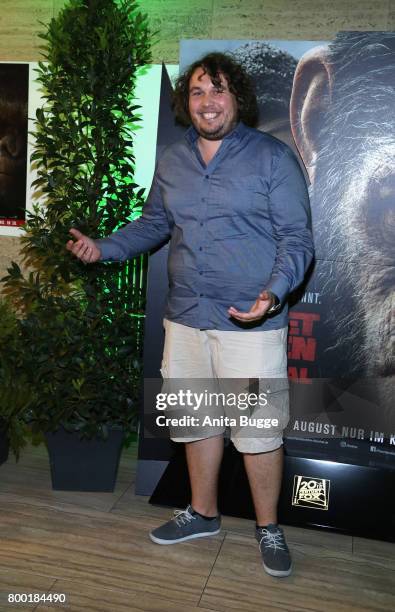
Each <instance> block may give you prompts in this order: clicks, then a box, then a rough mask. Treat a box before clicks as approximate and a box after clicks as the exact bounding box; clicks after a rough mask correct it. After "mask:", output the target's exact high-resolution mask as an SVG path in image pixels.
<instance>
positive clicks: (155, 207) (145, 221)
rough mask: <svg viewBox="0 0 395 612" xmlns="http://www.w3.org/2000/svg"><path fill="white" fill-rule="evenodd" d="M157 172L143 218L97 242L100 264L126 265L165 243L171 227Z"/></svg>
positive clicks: (144, 208)
mask: <svg viewBox="0 0 395 612" xmlns="http://www.w3.org/2000/svg"><path fill="white" fill-rule="evenodd" d="M157 172H158V171H156V173H155V176H154V180H153V182H152V186H151V189H150V192H149V195H148V198H147V201H146V202H145V205H144V207H143V214H142V216H141V217H140V218H139V219H136V221H132V222H131V223H128V224H127V225H125V227H122V228H121V229H119V230H117V231H116V232H114V233H113V234H111V236H108V237H107V238H101V239H99V240H95V244H96V245H97V247H98V248H99V249H100V251H101V261H125V260H126V259H131V258H132V257H135V256H136V255H140V253H145V252H147V251H150V250H151V249H153V248H155V247H157V246H159V245H160V244H162V243H164V242H166V241H167V240H168V239H169V237H170V227H169V222H168V218H167V214H166V211H165V209H164V206H163V201H162V195H161V192H160V187H159V181H158V174H157Z"/></svg>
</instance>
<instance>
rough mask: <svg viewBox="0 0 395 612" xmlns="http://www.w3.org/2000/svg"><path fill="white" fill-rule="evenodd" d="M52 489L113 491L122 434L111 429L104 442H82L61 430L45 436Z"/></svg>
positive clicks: (73, 434)
mask: <svg viewBox="0 0 395 612" xmlns="http://www.w3.org/2000/svg"><path fill="white" fill-rule="evenodd" d="M45 437H46V440H47V447H48V454H49V461H50V466H51V478H52V488H53V489H55V490H60V491H101V492H111V491H113V490H114V487H115V482H116V479H117V473H118V465H119V459H120V456H121V450H122V442H123V431H122V430H119V429H112V430H111V431H110V433H109V436H108V438H107V440H102V439H101V438H93V439H92V440H81V439H80V437H79V435H78V433H77V432H72V433H70V432H68V431H66V430H64V429H63V428H61V429H58V431H56V432H55V433H47V434H45Z"/></svg>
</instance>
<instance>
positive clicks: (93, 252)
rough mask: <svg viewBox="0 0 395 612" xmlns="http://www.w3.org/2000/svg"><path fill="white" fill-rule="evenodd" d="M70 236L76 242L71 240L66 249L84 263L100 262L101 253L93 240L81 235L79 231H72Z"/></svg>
mask: <svg viewBox="0 0 395 612" xmlns="http://www.w3.org/2000/svg"><path fill="white" fill-rule="evenodd" d="M70 234H71V235H72V236H73V238H74V239H75V240H69V241H68V242H67V244H66V249H67V250H68V251H70V252H71V253H72V254H73V255H75V257H78V259H80V260H81V261H83V262H84V263H94V262H95V261H99V259H100V256H101V252H100V249H98V248H97V246H96V244H95V242H94V241H93V240H92V238H89V237H88V236H85V235H84V234H81V232H79V231H78V230H77V229H71V230H70Z"/></svg>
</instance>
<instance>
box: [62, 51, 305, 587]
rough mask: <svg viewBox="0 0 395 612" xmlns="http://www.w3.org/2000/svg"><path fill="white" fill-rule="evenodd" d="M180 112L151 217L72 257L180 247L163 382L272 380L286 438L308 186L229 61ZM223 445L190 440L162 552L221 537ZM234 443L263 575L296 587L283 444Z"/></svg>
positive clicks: (80, 240) (173, 261) (184, 85)
mask: <svg viewBox="0 0 395 612" xmlns="http://www.w3.org/2000/svg"><path fill="white" fill-rule="evenodd" d="M174 99H175V110H176V115H177V117H178V119H180V120H184V121H185V120H187V121H189V123H192V126H191V128H190V129H189V130H188V131H187V133H186V136H185V139H184V140H183V141H182V142H179V143H176V144H175V145H172V146H170V147H168V148H167V149H166V150H165V151H164V152H163V154H162V156H161V158H160V160H159V162H158V165H157V169H156V172H155V177H154V181H153V185H152V188H151V191H150V194H149V197H148V200H147V203H146V205H145V207H144V213H143V216H142V217H141V218H140V219H138V220H137V221H136V222H134V223H131V224H129V225H127V226H126V227H125V228H123V229H121V230H119V231H118V232H116V233H115V234H113V235H112V236H110V237H109V238H105V239H102V240H97V241H93V240H91V239H89V238H87V237H86V236H83V235H82V234H81V233H80V232H78V231H77V230H71V233H72V234H73V236H74V238H76V242H73V241H69V242H68V244H67V248H68V249H69V250H70V251H71V252H72V253H73V254H74V255H76V256H77V257H79V258H80V259H81V260H82V261H84V262H86V263H89V262H94V261H98V260H99V259H101V260H111V259H112V260H119V259H126V258H130V257H133V256H135V255H137V254H138V253H140V252H142V251H147V250H149V249H152V248H153V247H154V246H157V245H158V244H160V243H162V242H163V241H164V240H166V239H169V238H170V249H169V260H168V267H169V279H170V291H169V298H168V307H167V312H166V319H165V329H166V338H165V347H164V355H163V363H162V368H163V375H164V378H169V379H213V378H216V379H220V380H225V379H251V378H258V379H261V378H265V379H268V378H269V379H270V380H271V381H272V383H271V388H270V389H267V391H268V393H270V392H272V394H273V404H274V405H276V406H278V407H279V413H281V414H280V416H281V419H280V420H281V425H282V427H285V424H286V418H287V416H286V415H287V408H288V404H287V402H288V392H287V385H286V380H287V372H286V339H287V304H286V299H287V295H288V293H289V291H291V290H292V289H294V288H295V287H296V286H297V285H298V284H299V283H300V282H301V281H302V280H303V276H304V273H305V271H306V269H307V267H308V265H309V263H310V261H311V258H312V252H313V247H312V237H311V229H310V213H309V204H308V196H307V190H306V185H305V182H304V178H303V175H302V172H301V170H300V168H299V166H298V163H297V161H296V159H295V157H294V155H293V153H292V152H291V151H290V150H289V149H288V147H287V146H286V145H284V144H283V143H281V142H279V141H277V140H276V139H274V138H272V137H271V136H268V135H267V134H263V133H261V132H259V131H257V130H255V129H252V127H247V125H248V126H251V125H253V124H254V123H255V121H256V115H257V114H256V101H255V96H254V94H253V91H252V88H251V85H250V81H249V79H248V77H247V75H246V74H245V73H244V72H243V70H242V69H241V67H240V66H239V65H238V64H237V63H235V62H234V61H233V60H232V59H230V58H229V57H228V56H226V55H223V54H220V53H212V54H209V55H207V56H205V57H204V58H202V59H201V60H200V61H198V62H196V63H194V64H193V65H192V66H191V67H190V68H189V69H188V70H187V71H186V72H185V73H184V75H182V76H181V77H180V78H179V79H178V82H177V85H176V89H175V98H174ZM273 381H274V382H273ZM276 381H277V382H276ZM224 431H225V427H217V428H207V429H206V430H205V432H204V433H203V435H201V436H200V437H199V436H196V435H195V436H193V435H191V437H190V438H187V441H186V443H185V444H186V457H187V463H188V470H189V475H190V480H191V488H192V499H191V504H190V505H189V506H188V507H187V509H186V510H184V511H182V512H178V513H176V516H175V517H174V518H173V519H172V520H171V521H169V522H168V523H166V524H165V525H163V526H161V527H159V528H158V529H155V530H154V531H153V532H152V533H151V534H150V537H151V539H152V540H153V541H154V542H156V543H159V544H173V543H176V542H182V541H185V540H189V539H191V538H197V537H204V536H208V535H214V534H216V533H218V532H219V530H220V517H219V515H218V509H217V481H218V473H219V468H220V463H221V459H222V453H223V435H224ZM171 433H172V438H173V439H177V436H176V434H175V433H174V431H173V432H171ZM231 437H232V440H233V443H234V444H235V446H236V448H237V449H238V450H239V451H240V452H242V453H243V455H244V462H245V467H246V471H247V474H248V479H249V483H250V486H251V490H252V495H253V500H254V506H255V509H256V515H257V528H256V537H257V539H258V541H259V543H260V549H261V552H262V558H263V564H264V568H265V570H266V571H267V572H268V573H269V574H270V575H272V576H287V575H289V574H290V572H291V558H290V554H289V551H288V547H287V545H286V542H285V538H284V534H283V531H282V530H281V528H280V527H278V525H277V514H276V510H277V502H278V496H279V491H280V485H281V474H282V461H283V455H282V436H281V431H280V432H279V431H277V430H276V431H273V432H272V435H266V436H260V437H249V436H248V435H243V434H242V433H240V431H239V432H234V431H232V434H231Z"/></svg>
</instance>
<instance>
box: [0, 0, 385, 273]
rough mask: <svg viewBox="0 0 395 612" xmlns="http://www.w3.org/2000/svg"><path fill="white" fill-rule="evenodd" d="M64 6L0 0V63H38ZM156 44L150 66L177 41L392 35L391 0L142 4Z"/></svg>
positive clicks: (15, 249) (171, 52)
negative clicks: (46, 31) (43, 33)
mask: <svg viewBox="0 0 395 612" xmlns="http://www.w3.org/2000/svg"><path fill="white" fill-rule="evenodd" d="M64 5H65V1H64V0H1V15H0V60H1V61H7V60H8V61H13V60H26V61H37V60H38V59H40V51H39V45H40V43H41V42H42V41H41V39H40V38H39V37H38V34H39V32H40V30H42V27H43V26H41V25H40V24H39V22H40V21H41V22H44V23H47V22H48V21H49V20H50V19H51V18H52V17H53V16H55V15H56V14H57V13H58V11H59V10H60V9H61V8H62V7H63V6H64ZM140 6H141V7H142V8H143V10H144V11H145V12H146V13H148V15H149V17H150V22H151V26H152V29H153V30H154V31H157V32H158V34H157V39H158V42H157V43H156V45H155V46H154V49H153V61H154V62H155V63H158V62H161V61H162V60H163V61H166V62H168V63H177V62H178V43H179V40H180V39H181V38H203V39H204V38H208V39H215V38H257V39H259V38H264V39H268V38H274V39H293V40H297V39H304V40H326V39H330V38H332V37H333V36H334V34H335V33H336V32H338V31H339V30H394V29H395V3H394V2H393V1H392V0H376V1H375V2H373V0H198V1H196V0H141V1H140ZM18 253H19V239H18V238H11V237H5V236H0V278H1V277H2V276H4V274H5V271H6V268H7V266H8V265H9V264H10V262H11V261H12V260H16V261H18V259H19V255H18Z"/></svg>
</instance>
